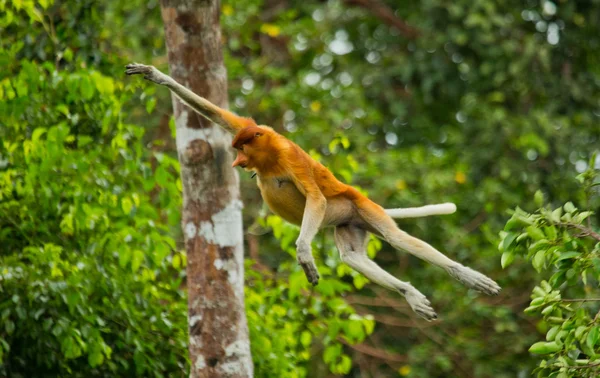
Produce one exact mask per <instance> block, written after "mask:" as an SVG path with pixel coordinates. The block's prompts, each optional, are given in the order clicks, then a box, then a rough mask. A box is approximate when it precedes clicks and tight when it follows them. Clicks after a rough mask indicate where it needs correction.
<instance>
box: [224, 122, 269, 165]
mask: <svg viewBox="0 0 600 378" xmlns="http://www.w3.org/2000/svg"><path fill="white" fill-rule="evenodd" d="M265 139H266V136H265V135H264V130H262V129H260V128H258V127H247V128H245V129H243V130H242V131H240V132H239V133H238V135H236V136H235V138H234V140H233V143H232V146H233V148H235V149H236V150H237V157H236V159H235V161H234V162H233V164H232V167H237V166H240V167H242V168H244V169H245V170H247V171H250V170H255V169H256V168H258V165H260V163H261V156H262V154H263V153H264V152H266V150H267V148H265V147H266V146H264V144H265V143H266V141H265Z"/></svg>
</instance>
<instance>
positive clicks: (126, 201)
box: [121, 197, 133, 215]
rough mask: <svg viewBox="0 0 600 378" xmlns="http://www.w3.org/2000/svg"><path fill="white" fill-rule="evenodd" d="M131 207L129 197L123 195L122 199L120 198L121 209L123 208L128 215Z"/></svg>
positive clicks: (131, 203)
mask: <svg viewBox="0 0 600 378" xmlns="http://www.w3.org/2000/svg"><path fill="white" fill-rule="evenodd" d="M132 208H133V202H132V201H131V199H129V198H127V197H125V198H123V199H121V209H123V212H124V213H125V214H127V215H129V213H131V209H132Z"/></svg>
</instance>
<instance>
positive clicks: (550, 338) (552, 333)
mask: <svg viewBox="0 0 600 378" xmlns="http://www.w3.org/2000/svg"><path fill="white" fill-rule="evenodd" d="M559 330H560V327H559V326H554V327H552V328H550V329H549V330H548V333H546V341H553V340H554V338H555V337H556V334H557V333H558V331H559Z"/></svg>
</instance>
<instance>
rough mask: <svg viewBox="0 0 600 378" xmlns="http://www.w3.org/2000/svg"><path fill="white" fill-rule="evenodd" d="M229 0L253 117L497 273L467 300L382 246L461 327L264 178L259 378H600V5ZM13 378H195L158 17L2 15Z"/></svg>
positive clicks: (224, 20) (253, 253)
mask: <svg viewBox="0 0 600 378" xmlns="http://www.w3.org/2000/svg"><path fill="white" fill-rule="evenodd" d="M373 3H374V4H375V3H376V4H377V6H372V4H371V5H369V2H367V1H362V0H330V1H295V0H238V1H233V0H223V1H222V6H221V15H220V23H221V28H222V36H223V40H222V44H223V51H224V57H225V66H226V68H227V75H228V86H229V102H230V108H231V110H233V111H235V112H236V113H238V114H240V115H243V116H251V117H253V118H255V119H256V120H257V122H259V123H260V124H266V125H270V126H272V127H273V128H275V129H276V130H277V131H279V132H281V133H284V134H285V135H286V136H287V137H289V138H290V139H292V140H293V141H294V142H296V143H297V144H298V145H300V146H301V147H303V148H304V149H305V150H307V151H308V152H309V153H310V154H311V156H313V157H314V158H316V159H318V160H319V161H321V162H322V163H323V164H324V165H326V166H327V167H329V168H330V169H331V170H332V171H333V172H335V173H336V176H337V177H338V178H339V179H340V180H343V181H344V182H347V183H349V184H352V185H355V186H357V187H359V188H360V189H361V190H363V191H364V192H365V193H368V194H369V196H370V197H371V198H373V199H374V200H376V201H377V202H378V203H381V204H385V205H386V207H410V206H421V205H423V204H426V203H440V202H454V203H456V204H457V206H458V211H457V213H455V214H453V215H448V216H443V217H432V218H422V219H418V220H402V221H401V222H399V225H400V227H402V228H403V229H404V230H406V231H407V232H409V233H411V234H413V235H415V236H418V237H419V238H421V239H423V240H426V241H428V242H429V243H430V244H432V245H434V246H436V247H437V248H439V249H440V250H442V251H443V252H444V253H446V254H447V255H448V256H451V257H452V258H453V259H455V260H457V261H460V262H461V263H463V264H465V265H468V266H471V267H473V268H474V269H477V270H479V271H482V272H485V273H486V274H487V275H489V276H490V277H492V278H494V279H495V280H496V281H497V282H498V283H499V284H500V285H501V286H502V288H503V291H502V293H501V295H500V296H498V297H492V298H488V297H484V296H480V295H478V294H477V293H475V292H473V291H470V290H467V289H465V288H464V287H462V286H461V285H460V284H458V283H456V282H454V281H453V280H452V279H450V278H449V277H447V275H445V274H443V272H441V271H440V269H439V268H436V267H433V266H430V265H428V264H426V263H424V262H423V261H421V260H418V259H416V258H414V257H411V256H409V255H408V254H406V253H402V252H397V251H395V250H394V249H393V248H391V247H390V246H389V245H387V244H385V243H382V242H381V241H380V240H378V239H376V238H373V239H372V240H371V241H370V243H369V246H368V253H369V256H370V257H373V258H374V259H375V260H376V261H377V262H378V263H379V264H380V265H382V266H384V267H385V269H386V270H388V271H390V272H391V273H392V274H393V275H394V276H396V277H399V278H401V279H403V280H405V281H411V283H412V284H413V285H414V286H415V287H417V288H419V290H421V291H422V292H423V293H424V294H426V295H427V297H428V298H429V299H430V300H431V302H432V304H433V306H434V307H435V309H436V310H437V312H438V314H439V315H440V319H439V320H438V321H436V322H432V323H428V322H425V321H423V320H420V319H418V318H417V317H415V316H414V315H413V314H412V312H411V310H410V308H409V307H408V305H407V304H406V302H405V301H404V300H403V299H402V297H401V296H399V295H394V294H393V293H390V292H387V291H385V290H383V289H380V288H379V287H377V286H376V285H373V284H370V283H369V282H368V281H367V279H365V278H364V277H363V276H361V275H359V274H358V273H355V272H353V271H351V269H350V268H348V267H347V266H345V265H344V264H343V263H341V262H340V259H339V254H338V252H337V250H336V249H335V246H334V243H333V235H332V233H331V232H322V233H321V234H319V236H318V237H317V240H316V242H315V243H314V245H313V250H314V253H315V258H316V260H317V265H318V267H319V271H320V273H321V277H322V278H321V282H320V283H319V285H318V286H317V287H315V288H314V289H312V288H311V287H310V285H309V284H308V282H307V281H306V278H305V277H304V273H303V272H302V270H301V268H300V267H299V266H298V265H297V263H296V261H295V258H294V256H295V247H294V241H295V240H296V237H297V235H298V228H297V227H295V226H290V225H289V224H287V223H285V222H284V221H283V220H282V219H281V218H279V217H277V216H274V215H272V214H270V213H268V212H267V211H266V208H265V207H264V206H263V204H262V201H261V200H260V199H259V192H258V191H257V189H256V185H255V181H254V180H253V179H252V178H251V177H250V175H246V174H243V173H242V174H241V176H242V184H241V185H242V189H241V192H242V197H243V201H244V203H245V208H244V227H245V231H246V232H245V241H246V243H245V249H246V260H245V279H246V284H245V305H246V316H247V318H248V327H249V332H250V343H251V351H252V357H253V362H254V368H255V375H256V376H257V377H328V376H332V375H335V376H348V377H397V376H409V377H495V378H502V377H515V376H518V377H526V376H530V375H531V374H538V376H544V377H545V376H552V377H572V376H577V377H595V376H598V374H599V371H600V316H599V314H600V312H599V310H600V292H599V291H598V285H599V280H600V230H599V227H598V221H599V220H600V215H599V214H598V208H599V206H600V198H599V196H598V190H599V189H598V188H600V186H599V182H600V178H599V176H598V169H600V155H598V154H597V153H598V150H599V146H600V96H599V93H600V49H599V47H600V30H599V26H598V25H600V2H599V1H596V0H594V1H563V0H555V1H548V0H525V1H515V0H506V1H500V2H498V1H492V0H476V1H473V0H456V1H452V2H448V1H444V0H426V1H418V2H401V4H398V2H395V1H391V0H385V1H384V0H377V1H374V2H373ZM0 30H2V32H1V34H0V376H9V377H39V376H57V377H58V376H61V377H63V376H74V377H89V376H144V377H146V376H157V377H163V376H169V377H170V376H186V375H188V374H189V370H190V361H189V357H188V351H187V345H188V319H187V299H186V298H187V291H186V282H187V276H186V270H185V267H186V264H187V256H186V253H185V249H184V246H183V235H182V231H181V226H180V220H181V206H182V197H181V189H182V183H181V180H180V176H179V174H180V165H179V162H178V160H177V154H176V152H175V147H174V146H175V142H174V134H175V126H174V121H173V119H172V117H171V115H172V102H171V98H170V94H169V93H168V91H167V90H165V89H164V88H159V87H156V86H153V85H152V84H148V83H145V82H143V81H142V80H132V79H130V78H127V77H125V76H124V74H123V71H124V66H125V64H127V63H129V62H133V61H137V62H144V63H147V64H152V65H155V66H156V67H158V68H160V69H161V70H162V71H163V72H168V66H167V57H166V47H165V36H164V31H163V21H162V19H161V14H160V4H159V2H158V1H140V0H130V1H125V2H120V1H109V2H106V1H97V0H71V1H60V0H55V1H52V0H43V1H35V2H34V1H30V0H19V1H17V0H0Z"/></svg>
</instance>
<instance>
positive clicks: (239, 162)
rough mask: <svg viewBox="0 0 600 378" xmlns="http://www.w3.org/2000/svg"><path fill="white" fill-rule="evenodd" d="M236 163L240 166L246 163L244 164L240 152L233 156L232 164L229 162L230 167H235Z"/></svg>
mask: <svg viewBox="0 0 600 378" xmlns="http://www.w3.org/2000/svg"><path fill="white" fill-rule="evenodd" d="M238 165H239V166H240V167H242V168H244V166H245V165H246V164H245V162H244V158H243V157H242V156H241V155H240V154H238V155H237V157H236V158H235V160H234V161H233V164H231V167H232V168H235V167H237V166H238Z"/></svg>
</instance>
